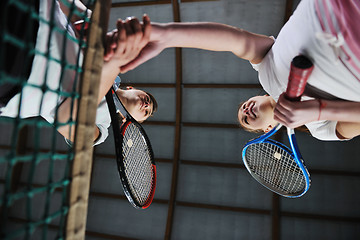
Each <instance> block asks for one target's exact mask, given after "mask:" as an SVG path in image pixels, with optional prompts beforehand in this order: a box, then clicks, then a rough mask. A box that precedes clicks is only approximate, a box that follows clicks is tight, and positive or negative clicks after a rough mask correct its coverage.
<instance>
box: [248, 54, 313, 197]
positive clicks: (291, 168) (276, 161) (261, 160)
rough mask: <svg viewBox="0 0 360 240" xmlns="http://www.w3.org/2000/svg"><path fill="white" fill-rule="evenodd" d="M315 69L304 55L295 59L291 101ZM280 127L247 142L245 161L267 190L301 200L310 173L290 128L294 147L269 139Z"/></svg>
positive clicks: (290, 92)
mask: <svg viewBox="0 0 360 240" xmlns="http://www.w3.org/2000/svg"><path fill="white" fill-rule="evenodd" d="M313 68H314V67H313V64H312V62H311V61H310V60H309V59H307V58H306V57H305V56H302V55H299V56H297V57H295V58H294V59H293V61H292V62H291V69H290V75H289V82H288V86H287V89H286V97H287V98H288V99H289V100H292V101H298V100H300V97H301V95H302V94H303V92H304V90H305V85H306V82H307V79H308V77H309V75H310V73H311V72H312V70H313ZM281 127H282V125H281V124H278V125H277V126H276V127H274V128H273V129H272V130H271V131H269V132H268V133H266V134H264V135H262V136H260V137H258V138H256V139H253V140H250V141H249V142H248V143H246V145H245V147H244V149H243V151H242V159H243V162H244V164H245V167H246V169H247V170H248V171H249V173H250V174H251V176H252V177H253V178H255V179H256V180H257V181H258V182H259V183H261V184H262V185H263V186H265V187H266V188H268V189H270V190H271V191H273V192H275V193H277V194H279V195H281V196H284V197H289V198H296V197H301V196H302V195H304V194H305V193H306V192H307V191H308V190H309V188H310V182H311V180H310V174H309V172H308V170H307V168H306V166H305V164H304V161H303V159H302V156H301V154H300V151H299V147H298V145H297V142H296V138H295V132H294V129H291V128H287V135H288V138H289V143H290V147H291V148H289V147H287V146H286V145H284V144H282V143H280V142H277V141H275V140H273V139H270V137H271V136H273V135H274V134H275V133H276V132H277V131H278V130H279V129H280V128H281Z"/></svg>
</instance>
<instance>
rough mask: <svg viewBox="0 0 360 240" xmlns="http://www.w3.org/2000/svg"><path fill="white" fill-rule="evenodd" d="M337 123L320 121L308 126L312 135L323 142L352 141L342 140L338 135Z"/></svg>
mask: <svg viewBox="0 0 360 240" xmlns="http://www.w3.org/2000/svg"><path fill="white" fill-rule="evenodd" d="M336 125H337V121H328V120H326V121H318V122H311V123H308V124H306V127H307V128H308V129H309V131H310V133H311V135H312V136H313V137H315V138H317V139H319V140H322V141H347V140H350V139H340V138H339V137H338V136H337V135H336Z"/></svg>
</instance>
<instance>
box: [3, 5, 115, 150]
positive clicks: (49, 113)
mask: <svg viewBox="0 0 360 240" xmlns="http://www.w3.org/2000/svg"><path fill="white" fill-rule="evenodd" d="M53 4H55V5H54V24H55V26H56V27H57V28H58V29H57V30H54V31H51V29H50V27H49V24H48V23H44V22H43V21H40V22H39V30H38V33H37V41H36V54H35V57H34V60H33V65H32V69H31V74H30V76H29V79H28V81H27V83H28V84H27V85H26V86H25V87H24V88H23V89H22V92H21V94H20V93H19V94H17V95H15V96H14V97H13V98H12V99H11V100H10V101H9V102H8V104H7V105H6V106H5V107H4V108H3V109H2V114H1V116H6V117H17V116H20V117H21V118H28V117H35V116H42V117H43V118H44V119H46V121H48V122H49V123H54V118H55V112H56V107H57V106H58V105H59V104H60V103H61V102H63V101H64V99H65V98H66V97H67V96H63V95H61V94H59V91H60V92H62V93H71V92H73V91H74V90H73V88H74V87H75V86H74V84H76V82H77V80H78V77H79V76H80V73H77V72H76V71H75V70H74V68H76V67H77V68H80V67H81V65H82V61H83V54H82V52H81V50H80V47H79V43H77V42H75V41H74V39H76V36H75V32H74V30H73V28H72V25H71V24H69V23H68V21H67V17H66V16H65V15H64V13H63V12H62V11H61V9H60V5H59V3H58V2H57V1H53V0H41V1H40V7H39V15H40V17H41V18H42V19H45V20H47V21H50V19H51V10H52V7H53ZM62 30H63V31H66V32H67V36H66V37H64V34H63V32H61V31H62ZM50 34H51V39H50V41H49V35H50ZM71 38H72V39H71ZM64 46H66V47H65V49H64ZM48 49H49V53H48V54H49V56H50V57H49V58H47V57H46V55H47V51H48ZM63 51H64V54H63ZM63 55H64V57H63ZM49 59H50V60H49ZM62 62H65V63H66V64H67V65H66V67H65V68H62V66H61V64H62ZM45 81H46V84H45V85H46V88H47V89H45V90H46V91H45V92H43V91H42V90H41V86H43V85H44V83H45ZM58 90H59V91H58ZM54 91H57V92H54ZM20 99H21V108H20V111H19V102H20ZM110 121H111V120H110V115H109V111H108V108H107V104H106V101H105V98H104V99H103V100H102V102H101V103H100V105H99V107H98V109H97V117H96V125H97V126H98V128H99V130H100V134H101V136H100V137H99V138H98V139H97V141H96V142H95V145H96V144H99V143H102V142H103V141H104V140H105V139H106V137H107V136H108V130H107V129H108V127H109V126H110Z"/></svg>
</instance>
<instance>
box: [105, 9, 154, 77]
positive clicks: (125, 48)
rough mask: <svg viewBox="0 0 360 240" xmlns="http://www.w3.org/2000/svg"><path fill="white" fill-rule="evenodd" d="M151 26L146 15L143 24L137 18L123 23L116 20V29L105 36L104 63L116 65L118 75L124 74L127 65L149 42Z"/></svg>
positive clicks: (130, 18) (128, 19) (131, 18)
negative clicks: (118, 71)
mask: <svg viewBox="0 0 360 240" xmlns="http://www.w3.org/2000/svg"><path fill="white" fill-rule="evenodd" d="M150 33H151V24H150V18H149V17H148V16H147V15H144V16H143V23H140V22H139V20H138V19H137V18H134V17H129V18H127V19H126V20H125V21H124V20H122V19H118V20H117V22H116V29H114V30H113V31H111V32H108V33H107V34H106V39H105V53H104V61H105V62H106V63H112V64H114V65H116V66H117V67H118V68H119V70H120V73H125V72H127V71H128V70H130V69H129V68H127V67H126V66H127V64H129V63H130V62H131V61H132V60H134V59H135V58H136V57H137V56H138V55H139V53H140V52H141V50H142V49H143V48H144V47H145V46H146V45H147V44H148V42H149V40H150Z"/></svg>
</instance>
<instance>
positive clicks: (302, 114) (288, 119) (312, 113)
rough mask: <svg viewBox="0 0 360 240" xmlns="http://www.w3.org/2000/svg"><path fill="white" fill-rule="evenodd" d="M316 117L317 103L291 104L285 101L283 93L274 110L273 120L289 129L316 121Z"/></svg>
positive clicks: (315, 101)
mask: <svg viewBox="0 0 360 240" xmlns="http://www.w3.org/2000/svg"><path fill="white" fill-rule="evenodd" d="M318 117H319V101H317V100H308V101H301V102H292V101H289V100H287V99H286V97H285V94H284V93H283V94H281V95H280V97H279V100H278V102H277V104H276V107H275V110H274V119H275V120H276V121H278V122H279V123H281V124H283V125H285V126H287V127H290V128H296V127H300V126H302V125H304V124H306V123H309V122H314V121H317V120H318Z"/></svg>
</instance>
